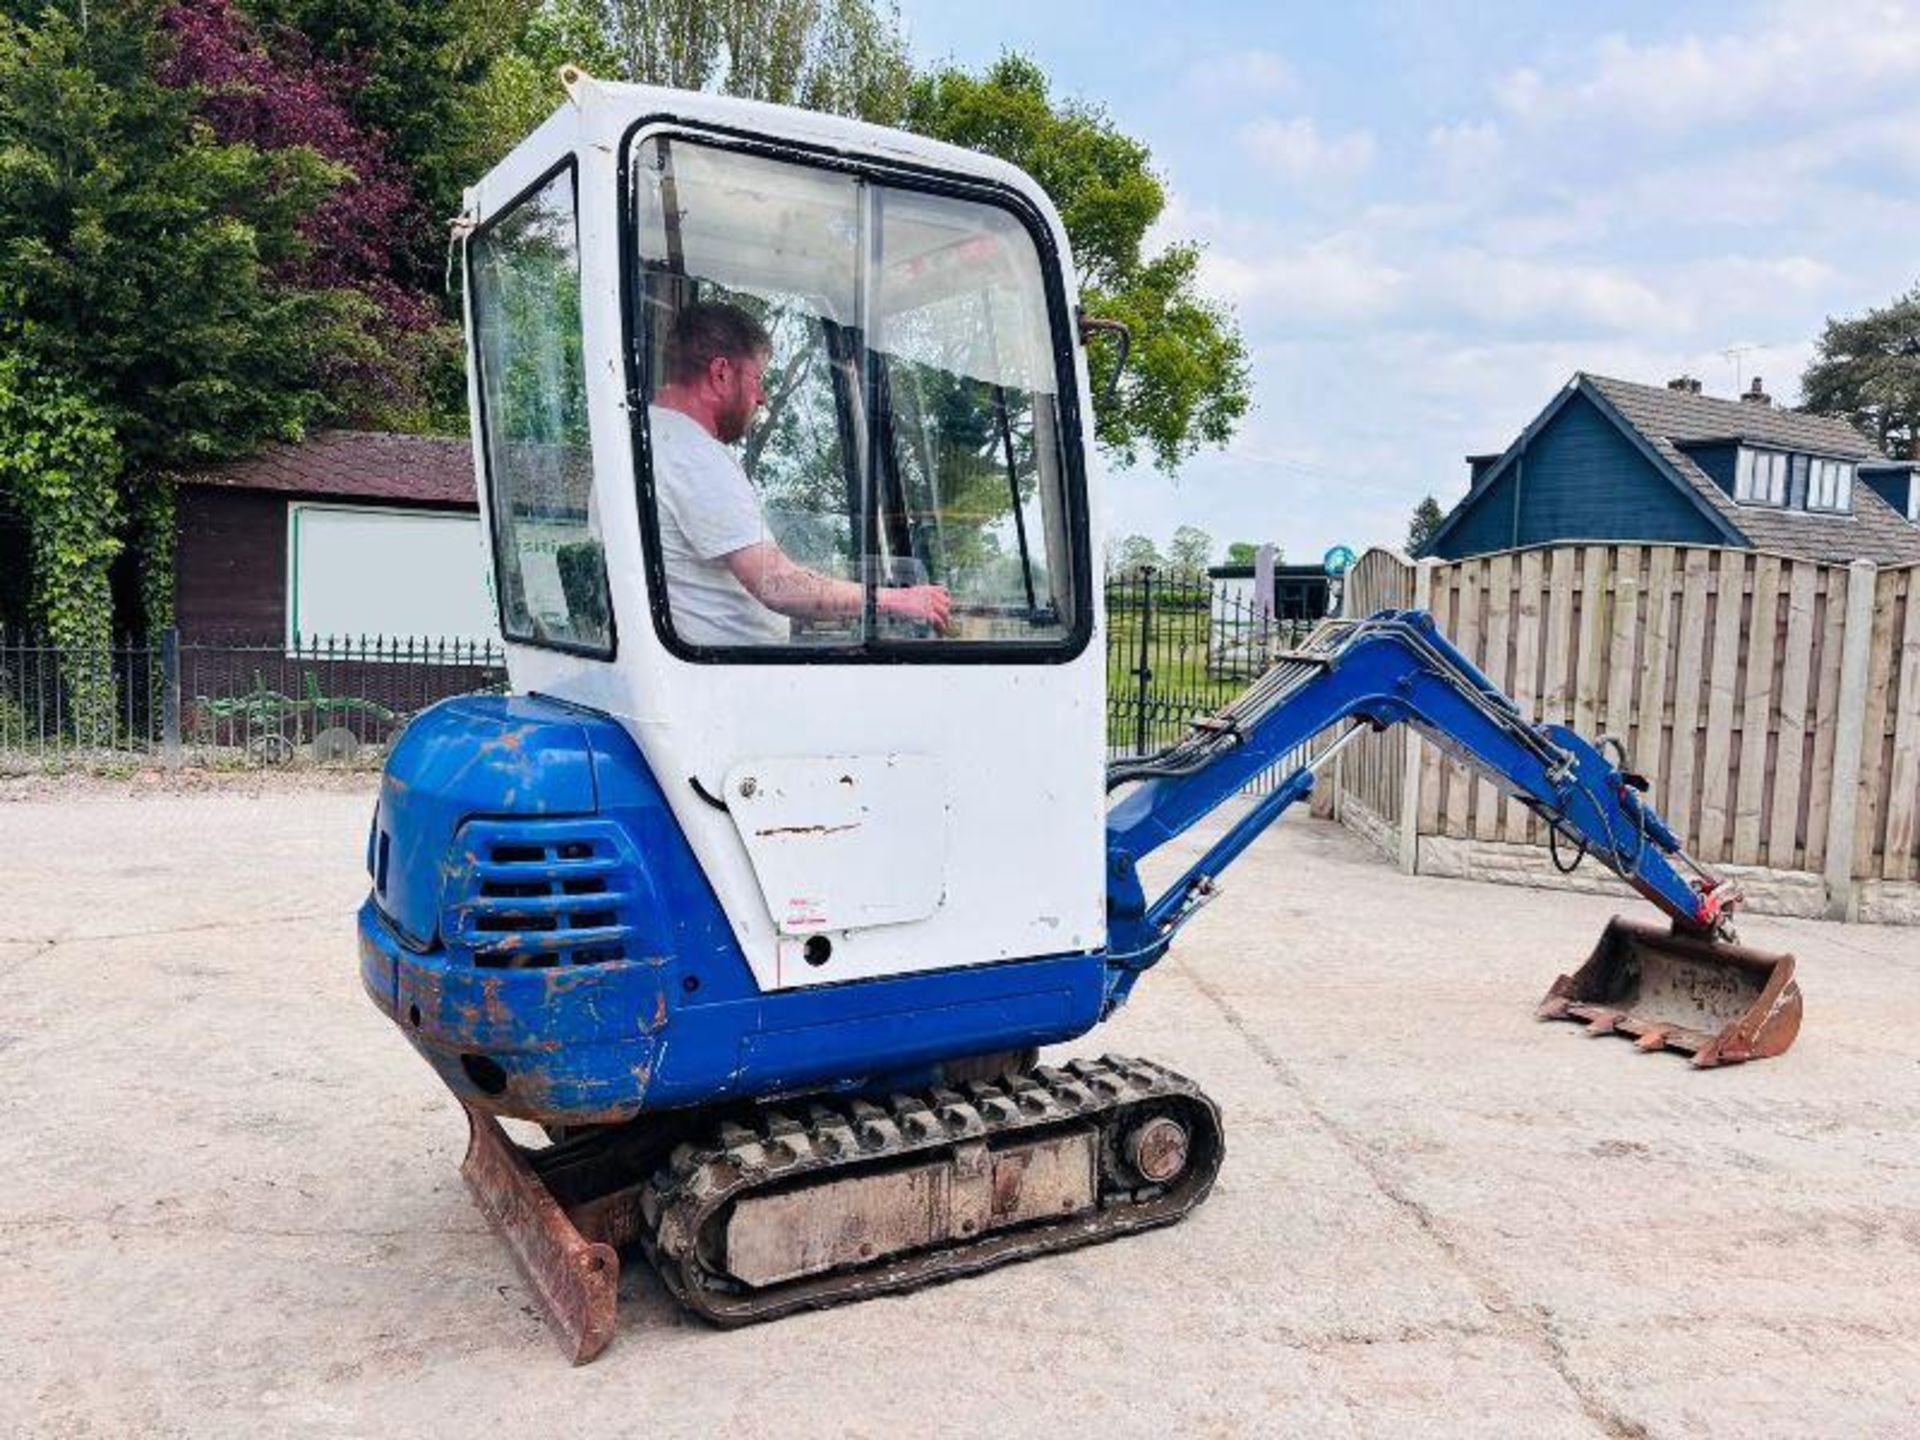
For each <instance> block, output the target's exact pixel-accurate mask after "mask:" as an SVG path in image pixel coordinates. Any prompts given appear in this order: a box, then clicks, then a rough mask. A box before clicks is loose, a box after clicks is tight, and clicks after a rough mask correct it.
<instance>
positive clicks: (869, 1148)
mask: <svg viewBox="0 0 1920 1440" xmlns="http://www.w3.org/2000/svg"><path fill="white" fill-rule="evenodd" d="M1135 1108H1145V1109H1149V1110H1151V1111H1152V1112H1154V1113H1167V1114H1174V1115H1176V1116H1177V1117H1178V1118H1179V1119H1181V1120H1182V1122H1183V1123H1185V1124H1186V1125H1187V1127H1188V1133H1189V1135H1190V1137H1191V1139H1190V1142H1189V1160H1188V1165H1187V1169H1186V1171H1185V1172H1184V1173H1183V1174H1182V1175H1181V1176H1180V1177H1179V1178H1178V1179H1177V1180H1175V1181H1173V1182H1171V1183H1170V1184H1169V1185H1166V1186H1142V1187H1140V1188H1138V1189H1135V1190H1125V1189H1113V1188H1109V1187H1108V1186H1107V1185H1106V1183H1105V1182H1106V1181H1107V1179H1108V1178H1109V1177H1110V1175H1111V1172H1112V1169H1113V1162H1112V1161H1111V1159H1110V1157H1111V1155H1112V1153H1113V1151H1114V1148H1115V1147H1114V1134H1115V1133H1116V1132H1117V1131H1118V1130H1119V1129H1120V1128H1121V1123H1122V1122H1123V1121H1124V1120H1125V1119H1126V1116H1127V1113H1128V1112H1129V1111H1130V1110H1133V1109H1135ZM1089 1121H1092V1122H1095V1123H1097V1124H1098V1125H1099V1126H1100V1128H1101V1131H1102V1134H1101V1139H1100V1153H1101V1165H1100V1171H1101V1177H1102V1182H1103V1183H1102V1188H1101V1190H1100V1193H1099V1196H1098V1198H1097V1202H1096V1205H1095V1208H1094V1209H1093V1210H1091V1211H1088V1212H1083V1213H1081V1214H1078V1215H1072V1216H1066V1217H1063V1218H1061V1219H1059V1220H1053V1221H1036V1222H1034V1223H1032V1224H1029V1225H1026V1226H1022V1227H1020V1228H1018V1229H1009V1230H1000V1231H990V1232H988V1233H986V1234H984V1235H981V1236H979V1237H977V1238H974V1239H970V1240H965V1241H959V1242H954V1243H950V1244H947V1245H944V1246H940V1247H936V1248H934V1249H930V1250H924V1251H918V1252H912V1253H908V1254H902V1255H896V1256H892V1257H889V1258H886V1259H882V1260H878V1261H876V1262H874V1263H873V1264H872V1265H868V1266H862V1267H859V1268H856V1269H848V1270H840V1271H831V1272H827V1273H824V1274H820V1275H812V1276H804V1277H801V1278H800V1279H796V1280H791V1281H788V1282H785V1283H784V1284H780V1285H776V1286H769V1287H767V1288H765V1289H752V1288H749V1287H746V1286H744V1285H741V1284H740V1283H739V1282H737V1281H733V1280H730V1279H729V1278H728V1277H726V1276H725V1275H724V1274H722V1273H718V1272H716V1271H715V1270H713V1269H712V1268H711V1267H710V1265H709V1264H708V1262H707V1260H706V1259H705V1258H704V1257H705V1255H707V1254H709V1253H714V1252H716V1251H717V1250H718V1248H719V1247H718V1246H716V1245H713V1244H711V1243H706V1244H703V1243H701V1242H702V1240H703V1239H705V1238H706V1237H705V1236H703V1232H704V1231H705V1230H706V1229H707V1228H708V1227H709V1226H710V1225H716V1226H717V1225H724V1223H725V1221H726V1218H727V1216H728V1214H729V1213H730V1207H731V1205H732V1203H733V1202H734V1201H736V1200H739V1199H742V1198H744V1197H746V1196H748V1195H750V1194H752V1193H753V1192H754V1191H756V1190H759V1189H762V1188H771V1187H773V1186H778V1187H779V1188H780V1189H782V1190H786V1189H789V1188H791V1187H792V1186H793V1185H794V1184H795V1182H798V1181H804V1180H808V1179H813V1180H819V1181H830V1180H835V1179H839V1178H841V1177H842V1175H843V1174H844V1173H846V1172H848V1171H849V1170H865V1169H867V1168H869V1167H871V1166H874V1165H876V1164H877V1165H880V1166H885V1165H886V1164H888V1163H889V1162H891V1161H895V1160H910V1159H914V1158H920V1159H932V1158H935V1157H936V1156H937V1153H938V1152H940V1151H942V1150H945V1149H947V1148H949V1147H950V1146H952V1145H954V1144H956V1143H960V1142H964V1141H970V1140H976V1139H985V1140H988V1141H990V1142H991V1141H993V1140H996V1139H1001V1138H1012V1137H1018V1136H1022V1135H1029V1134H1035V1133H1036V1132H1045V1131H1047V1130H1049V1129H1052V1128H1055V1127H1065V1126H1076V1125H1085V1124H1086V1123H1087V1122H1089ZM1223 1157H1224V1146H1223V1142H1222V1138H1221V1129H1220V1112H1219V1110H1218V1108H1217V1107H1216V1106H1215V1105H1214V1103H1213V1102H1212V1101H1211V1100H1210V1099H1208V1098H1207V1096H1206V1095H1205V1094H1203V1093H1202V1092H1201V1090H1200V1088H1199V1087H1198V1086H1197V1085H1195V1084H1194V1083H1193V1082H1192V1081H1190V1080H1188V1079H1186V1078H1185V1077H1184V1076H1181V1075H1177V1074H1175V1073H1174V1072H1173V1071H1171V1070H1168V1069H1166V1068H1164V1067H1162V1066H1159V1065H1155V1064H1153V1063H1152V1062H1151V1061H1146V1060H1134V1059H1128V1058H1126V1057H1124V1056H1118V1055H1107V1056H1102V1057H1101V1058H1100V1059H1099V1060H1097V1061H1092V1060H1076V1061H1072V1062H1070V1063H1069V1064H1068V1065H1067V1066H1066V1067H1065V1068H1064V1069H1060V1068H1055V1067H1052V1066H1046V1065H1041V1066H1036V1067H1034V1068H1033V1069H1030V1070H1027V1071H1023V1072H1021V1073H1019V1074H1017V1075H1013V1076H1009V1077H1005V1078H1003V1079H1001V1080H999V1081H993V1082H978V1081H977V1082H972V1083H969V1084H966V1085H962V1086H959V1087H957V1088H952V1089H944V1088H943V1089H934V1090H930V1091H926V1092H923V1093H921V1094H916V1095H894V1096H892V1097H890V1098H889V1099H888V1100H887V1101H886V1102H885V1103H884V1104H883V1103H880V1102H876V1101H873V1100H858V1099H854V1100H844V1099H839V1098H837V1097H836V1098H831V1099H828V1100H825V1101H822V1100H817V1099H816V1100H812V1101H809V1102H806V1111H805V1114H804V1116H801V1115H791V1114H786V1113H783V1112H782V1111H780V1110H778V1109H773V1108H769V1109H766V1110H763V1111H760V1112H758V1113H757V1114H756V1115H755V1116H754V1117H753V1123H752V1124H751V1125H747V1124H741V1123H723V1124H721V1125H720V1126H719V1127H718V1128H717V1129H716V1131H715V1132H714V1133H713V1135H712V1136H710V1137H708V1139H707V1140H705V1141H703V1142H701V1143H697V1144H687V1145H682V1146H680V1147H679V1148H678V1149H676V1150H675V1151H674V1153H673V1155H672V1156H671V1157H670V1158H669V1160H668V1163H667V1164H666V1165H665V1166H663V1167H662V1168H661V1169H660V1170H659V1171H658V1173H656V1174H655V1176H654V1177H653V1179H652V1180H651V1181H650V1182H649V1183H648V1185H647V1187H646V1189H645V1190H644V1191H643V1192H642V1196H641V1213H642V1216H643V1217H644V1220H645V1222H646V1223H645V1224H644V1226H643V1228H642V1232H641V1244H642V1247H643V1248H644V1249H645V1251H646V1254H647V1257H648V1259H650V1260H651V1261H652V1262H653V1265H654V1267H655V1269H657V1270H658V1271H659V1273H660V1277H661V1279H662V1280H663V1281H664V1282H665V1284H666V1286H667V1288H668V1290H670V1291H671V1292H672V1293H673V1295H674V1296H675V1298H676V1299H678V1300H679V1301H680V1302H681V1303H682V1304H684V1305H686V1306H687V1307H688V1308H689V1309H691V1310H693V1311H694V1312H695V1313H696V1314H698V1315H700V1316H702V1317H703V1318H705V1319H707V1320H710V1321H712V1322H713V1323H714V1324H716V1325H723V1326H736V1325H747V1324H752V1323H753V1322H755V1321H760V1320H771V1319H774V1318H775V1317H777V1316H780V1315H787V1314H791V1313H792V1312H794V1311H796V1310H806V1309H819V1308H823V1307H825V1306H829V1305H838V1304H843V1303H845V1302H847V1301H851V1300H861V1299H866V1298H868V1297H871V1296H875V1295H883V1294H891V1293H897V1292H900V1291H905V1290H915V1289H919V1288H920V1287H922V1286H925V1285H931V1284H936V1283H938V1282H940V1281H942V1280H948V1279H952V1278H955V1277H956V1276H960V1275H970V1274H977V1273H979V1272H980V1271H983V1270H988V1269H992V1268H994V1267H995V1266H999V1265H1004V1264H1007V1263H1009V1262H1011V1261H1015V1260H1023V1259H1027V1258H1029V1257H1031V1256H1035V1255H1041V1254H1048V1253H1051V1252H1054V1251H1058V1250H1068V1249H1072V1248H1074V1247H1076V1246H1080V1245H1089V1244H1094V1243H1096V1242H1099V1241H1102V1240H1109V1239H1113V1238H1115V1237H1117V1236H1120V1235H1126V1234H1131V1233H1133V1232H1135V1231H1138V1230H1144V1229H1148V1228H1151V1227H1154V1226H1158V1225H1167V1224H1171V1223H1172V1222H1174V1221H1176V1220H1178V1219H1180V1218H1181V1217H1182V1216H1183V1215H1185V1214H1186V1213H1187V1212H1188V1211H1190V1210H1192V1209H1193V1208H1194V1207H1195V1206H1196V1205H1198V1204H1199V1203H1200V1202H1201V1201H1202V1200H1204V1199H1205V1198H1206V1195H1207V1192H1208V1191H1209V1190H1210V1189H1211V1188H1212V1186H1213V1180H1214V1176H1215V1175H1216V1174H1218V1173H1219V1169H1220V1162H1221V1160H1222V1158H1223Z"/></svg>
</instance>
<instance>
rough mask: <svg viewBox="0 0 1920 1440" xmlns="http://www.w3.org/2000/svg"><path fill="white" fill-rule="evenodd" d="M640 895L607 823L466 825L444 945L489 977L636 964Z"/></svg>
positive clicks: (632, 867) (458, 850)
mask: <svg viewBox="0 0 1920 1440" xmlns="http://www.w3.org/2000/svg"><path fill="white" fill-rule="evenodd" d="M639 889H640V877H639V874H638V870H637V867H636V866H635V865H634V864H633V863H632V861H631V860H630V859H629V857H628V854H627V850H626V847H625V845H624V843H623V841H622V838H621V836H620V833H619V831H618V830H617V829H615V827H613V826H612V825H610V824H608V823H607V822H605V821H601V820H476V821H471V822H469V823H468V824H467V825H464V826H462V827H461V830H460V834H459V836H458V837H457V839H456V841H455V864H454V867H453V870H452V873H451V874H450V875H449V876H448V885H447V894H446V902H445V909H444V913H443V915H442V919H441V931H440V933H441V938H442V940H443V941H444V942H445V943H446V945H447V947H448V948H449V949H451V950H456V951H465V952H466V953H467V955H468V957H469V958H470V959H471V961H472V963H473V964H475V965H477V966H481V967H483V968H489V969H504V970H526V969H540V968H546V967H549V966H556V965H599V964H604V963H606V962H607V961H610V960H629V959H635V958H638V957H637V956H636V955H635V954H634V953H633V952H634V936H635V932H636V930H637V928H638V915H637V912H636V900H637V896H638V893H639Z"/></svg>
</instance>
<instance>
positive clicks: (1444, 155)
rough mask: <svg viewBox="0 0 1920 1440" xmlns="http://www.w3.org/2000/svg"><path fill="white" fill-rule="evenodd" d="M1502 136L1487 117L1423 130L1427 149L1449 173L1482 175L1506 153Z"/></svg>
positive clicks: (1444, 170)
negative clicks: (1425, 135)
mask: <svg viewBox="0 0 1920 1440" xmlns="http://www.w3.org/2000/svg"><path fill="white" fill-rule="evenodd" d="M1506 148H1507V146H1506V138H1505V137H1504V136H1502V135H1501V133H1500V127H1499V126H1498V125H1496V124H1494V123H1493V122H1492V121H1491V120H1462V121H1459V122H1457V123H1455V124H1452V125H1436V126H1434V127H1433V129H1431V130H1429V131H1428V132H1427V151H1428V153H1429V154H1431V155H1432V156H1433V158H1434V160H1435V161H1436V162H1437V163H1438V164H1439V166H1440V168H1441V170H1442V171H1443V172H1445V173H1447V174H1449V175H1452V176H1456V177H1461V176H1472V175H1480V174H1484V173H1486V172H1488V171H1490V170H1492V169H1494V167H1495V166H1497V165H1498V164H1499V162H1500V161H1501V159H1502V158H1503V157H1504V156H1505V154H1506Z"/></svg>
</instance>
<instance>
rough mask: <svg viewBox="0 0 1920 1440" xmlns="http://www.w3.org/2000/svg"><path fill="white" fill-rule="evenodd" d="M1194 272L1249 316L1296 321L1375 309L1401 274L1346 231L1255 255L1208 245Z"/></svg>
mask: <svg viewBox="0 0 1920 1440" xmlns="http://www.w3.org/2000/svg"><path fill="white" fill-rule="evenodd" d="M1200 278H1201V281H1202V282H1203V283H1204V284H1205V285H1206V287H1207V289H1208V290H1210V291H1212V292H1213V293H1215V294H1219V295H1223V296H1225V297H1226V298H1227V299H1229V300H1231V301H1232V302H1233V303H1234V304H1235V306H1237V307H1238V309H1239V310H1240V312H1241V313H1242V315H1244V316H1245V317H1247V318H1248V319H1249V320H1267V321H1280V322H1291V323H1296V324H1298V323H1305V322H1325V321H1358V320H1364V319H1368V318H1370V317H1375V316H1378V315H1381V314H1383V313H1385V312H1386V311H1387V310H1389V309H1391V308H1392V307H1393V305H1394V304H1395V303H1396V301H1397V299H1398V298H1399V294H1400V291H1401V288H1402V286H1404V285H1405V283H1406V280H1407V276H1406V273H1405V272H1404V271H1402V270H1400V269H1398V268H1396V267H1395V266H1393V265H1390V264H1387V263H1385V262H1383V261H1381V260H1380V259H1378V258H1377V257H1376V256H1374V255H1373V254H1372V253H1371V251H1370V249H1369V247H1367V246H1366V245H1364V244H1362V243H1360V242H1358V241H1357V240H1355V239H1354V238H1353V237H1352V236H1347V235H1334V236H1330V237H1328V238H1327V239H1324V240H1320V241H1316V242H1314V243H1311V244H1306V245H1280V246H1276V247H1275V248H1273V249H1272V250H1270V251H1267V252H1265V253H1262V254H1260V255H1258V256H1256V257H1247V256H1236V255H1233V254H1230V253H1228V252H1227V251H1225V250H1223V249H1220V248H1217V247H1210V248H1209V249H1208V250H1207V251H1206V252H1205V253H1203V254H1202V256H1201V258H1200Z"/></svg>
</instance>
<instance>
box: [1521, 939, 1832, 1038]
mask: <svg viewBox="0 0 1920 1440" xmlns="http://www.w3.org/2000/svg"><path fill="white" fill-rule="evenodd" d="M1539 1015H1540V1017H1541V1018H1542V1019H1543V1020H1579V1021H1584V1022H1585V1023H1586V1026H1587V1028H1588V1030H1589V1031H1590V1032H1591V1033H1593V1034H1596V1035H1603V1034H1610V1033H1613V1032H1616V1031H1617V1032H1618V1033H1620V1034H1622V1035H1629V1036H1632V1037H1633V1038H1634V1039H1635V1040H1636V1041H1637V1042H1638V1045H1639V1048H1640V1049H1642V1050H1659V1049H1662V1048H1666V1049H1670V1050H1682V1051H1686V1052H1688V1053H1689V1054H1691V1055H1692V1056H1693V1063H1694V1064H1695V1065H1696V1066H1698V1067H1699V1068H1701V1069H1707V1068H1708V1067H1710V1066H1714V1065H1736V1064H1739V1063H1740V1062H1741V1061H1743V1060H1763V1059H1766V1058H1767V1057H1768V1056H1772V1055H1778V1054H1780V1053H1781V1052H1783V1051H1784V1050H1785V1049H1786V1048H1787V1047H1788V1046H1789V1045H1791V1044H1793V1039H1794V1036H1796V1035H1798V1034H1799V1033H1800V987H1799V985H1798V984H1796V983H1795V982H1794V978H1793V956H1791V955H1772V954H1768V953H1766V952H1764V951H1760V950H1750V949H1748V948H1747V947H1746V946H1744V945H1733V944H1728V943H1725V942H1723V941H1718V940H1712V939H1708V938H1706V937H1704V936H1701V935H1697V934H1690V933H1686V932H1683V931H1681V930H1679V929H1678V928H1677V927H1676V928H1675V929H1673V930H1663V929H1661V928H1660V927H1659V926H1657V925H1647V924H1644V923H1641V922H1638V921H1633V920H1623V919H1621V918H1619V917H1618V916H1616V917H1615V918H1614V919H1613V920H1612V921H1611V922H1610V923H1609V924H1608V926H1607V928H1606V929H1605V930H1603V931H1601V932H1600V943H1599V944H1598V945H1596V946H1595V947H1594V950H1593V954H1592V956H1590V957H1589V958H1588V960H1587V963H1586V964H1584V965H1582V966H1581V967H1580V968H1579V969H1578V970H1576V971H1575V972H1574V973H1573V974H1571V975H1562V976H1561V977H1560V978H1559V979H1558V980H1556V981H1554V982H1553V986H1552V988H1551V989H1549V990H1548V991H1547V997H1546V999H1544V1000H1542V1001H1541V1002H1540V1009H1539Z"/></svg>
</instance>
